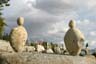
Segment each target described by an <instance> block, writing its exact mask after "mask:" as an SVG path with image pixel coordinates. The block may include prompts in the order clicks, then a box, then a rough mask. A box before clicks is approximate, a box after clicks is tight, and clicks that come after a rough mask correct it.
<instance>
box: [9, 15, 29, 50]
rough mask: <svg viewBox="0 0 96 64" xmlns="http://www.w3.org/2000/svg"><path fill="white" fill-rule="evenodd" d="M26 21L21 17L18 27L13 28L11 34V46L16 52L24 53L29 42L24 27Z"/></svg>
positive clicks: (18, 20)
mask: <svg viewBox="0 0 96 64" xmlns="http://www.w3.org/2000/svg"><path fill="white" fill-rule="evenodd" d="M23 23H24V19H23V18H22V17H19V18H18V19H17V24H18V26H17V27H15V28H13V29H12V30H11V33H10V44H11V46H12V48H13V49H14V51H15V52H22V51H23V49H24V45H25V43H26V40H27V36H28V35H27V31H26V29H25V28H24V27H23Z"/></svg>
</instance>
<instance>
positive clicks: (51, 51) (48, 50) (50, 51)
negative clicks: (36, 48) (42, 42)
mask: <svg viewBox="0 0 96 64" xmlns="http://www.w3.org/2000/svg"><path fill="white" fill-rule="evenodd" d="M46 53H54V52H53V50H52V49H47V50H46Z"/></svg>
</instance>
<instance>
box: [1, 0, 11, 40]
mask: <svg viewBox="0 0 96 64" xmlns="http://www.w3.org/2000/svg"><path fill="white" fill-rule="evenodd" d="M9 1H10V0H0V39H2V38H3V33H4V26H7V24H6V23H5V19H4V17H2V10H3V9H4V7H5V6H9V5H10V4H9Z"/></svg>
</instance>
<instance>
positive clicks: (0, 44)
mask: <svg viewBox="0 0 96 64" xmlns="http://www.w3.org/2000/svg"><path fill="white" fill-rule="evenodd" d="M0 52H13V49H12V47H11V46H10V43H9V42H8V41H5V40H0Z"/></svg>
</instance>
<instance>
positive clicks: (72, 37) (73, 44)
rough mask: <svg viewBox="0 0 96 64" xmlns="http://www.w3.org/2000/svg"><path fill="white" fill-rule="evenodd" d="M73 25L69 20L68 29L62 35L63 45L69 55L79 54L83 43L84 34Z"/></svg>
mask: <svg viewBox="0 0 96 64" xmlns="http://www.w3.org/2000/svg"><path fill="white" fill-rule="evenodd" d="M75 26H76V24H75V22H74V21H73V20H71V21H70V22H69V27H70V29H69V30H68V31H67V33H66V34H65V37H64V42H65V46H66V49H67V50H68V52H69V54H70V55H79V54H80V52H81V49H82V48H83V44H84V43H83V42H84V35H83V34H82V33H81V31H80V30H79V29H78V28H76V27H75Z"/></svg>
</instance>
